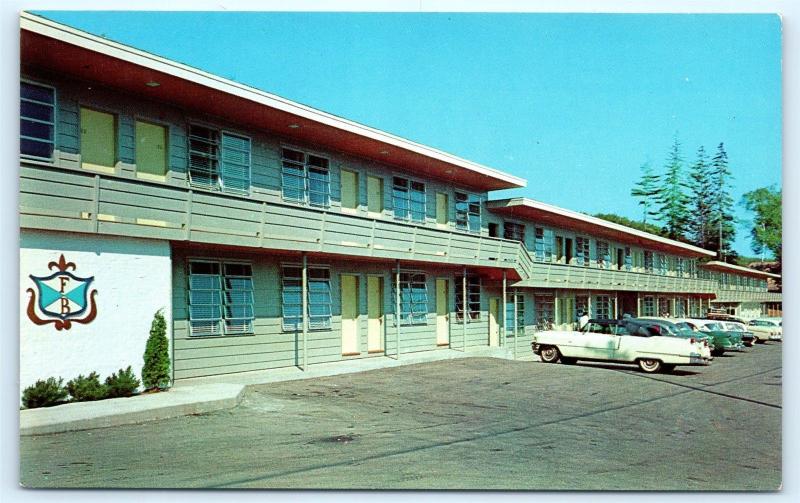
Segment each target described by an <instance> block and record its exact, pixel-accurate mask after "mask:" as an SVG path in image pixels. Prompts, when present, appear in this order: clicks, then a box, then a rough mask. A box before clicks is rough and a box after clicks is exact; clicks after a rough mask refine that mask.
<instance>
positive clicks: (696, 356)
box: [531, 318, 709, 373]
mask: <svg viewBox="0 0 800 503" xmlns="http://www.w3.org/2000/svg"><path fill="white" fill-rule="evenodd" d="M662 330H663V329H662V328H661V327H660V326H659V325H658V324H655V323H647V322H644V321H638V320H636V319H635V318H626V319H624V320H589V323H587V324H586V326H585V327H584V328H583V330H581V331H577V330H545V331H542V332H535V333H534V335H533V342H532V343H531V347H532V349H533V352H534V353H535V354H537V355H539V357H540V358H541V360H542V361H543V362H545V363H555V362H557V361H559V360H560V361H561V363H564V364H567V365H569V364H573V363H575V362H576V361H578V360H586V361H608V362H615V363H634V364H637V365H639V368H640V369H642V371H644V372H647V373H654V372H670V371H672V370H673V369H674V368H675V366H676V365H708V364H709V359H708V358H704V357H703V343H702V342H700V341H698V340H695V339H691V338H690V339H686V338H682V337H674V336H670V335H663V334H662Z"/></svg>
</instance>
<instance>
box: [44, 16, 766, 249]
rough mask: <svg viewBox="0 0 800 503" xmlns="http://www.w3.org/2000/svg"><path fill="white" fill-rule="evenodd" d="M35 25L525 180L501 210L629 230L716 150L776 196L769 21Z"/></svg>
mask: <svg viewBox="0 0 800 503" xmlns="http://www.w3.org/2000/svg"><path fill="white" fill-rule="evenodd" d="M45 15H46V16H47V17H49V18H51V19H54V20H57V21H60V22H64V23H66V24H69V25H71V26H75V27H77V28H80V29H84V30H86V31H89V32H91V33H95V34H99V35H103V36H106V37H107V38H109V39H112V40H116V41H119V42H122V43H126V44H130V45H132V46H135V47H137V48H140V49H143V50H147V51H150V52H153V53H156V54H159V55H162V56H165V57H168V58H170V59H174V60H177V61H180V62H183V63H186V64H189V65H192V66H195V67H198V68H202V69H204V70H207V71H210V72H212V73H216V74H219V75H222V76H224V77H227V78H230V79H233V80H236V81H238V82H242V83H245V84H249V85H252V86H254V87H257V88H260V89H263V90H265V91H268V92H271V93H275V94H278V95H281V96H284V97H286V98H289V99H292V100H295V101H299V102H301V103H305V104H307V105H310V106H313V107H316V108H320V109H322V110H325V111H327V112H330V113H334V114H337V115H341V116H344V117H347V118H349V119H352V120H355V121H358V122H361V123H364V124H367V125H370V126H373V127H377V128H379V129H382V130H385V131H388V132H390V133H393V134H397V135H400V136H403V137H405V138H409V139H411V140H414V141H418V142H421V143H424V144H427V145H430V146H433V147H436V148H440V149H442V150H445V151H447V152H450V153H453V154H456V155H458V156H461V157H465V158H467V159H470V160H473V161H476V162H479V163H481V164H485V165H488V166H492V167H494V168H497V169H501V170H503V171H507V172H510V173H513V174H515V175H518V176H522V177H524V178H526V179H527V180H528V187H527V188H525V189H520V190H514V191H502V192H496V193H494V194H493V196H494V197H502V196H528V197H532V198H535V199H538V200H541V201H545V202H548V203H551V204H556V205H558V206H563V207H566V208H570V209H573V210H577V211H584V212H588V213H597V212H609V213H617V214H621V215H624V216H627V217H630V218H639V217H640V213H641V212H640V210H639V208H638V206H637V204H636V201H635V200H634V199H633V198H631V197H630V195H629V194H630V189H631V187H632V186H633V183H634V182H635V180H636V179H637V178H638V177H639V174H640V171H639V166H640V165H641V164H642V163H644V162H645V161H650V162H651V164H652V165H653V166H655V167H657V168H660V167H661V166H663V164H664V161H665V158H666V155H667V151H668V149H669V147H670V145H671V142H672V139H673V137H674V136H675V135H677V137H678V139H679V141H680V142H681V144H682V151H683V155H684V158H685V159H686V160H687V161H688V162H692V161H693V160H694V157H695V152H696V150H697V147H698V146H700V145H704V146H705V148H706V151H707V152H710V153H711V154H713V151H714V150H715V149H716V146H717V144H718V143H720V142H724V143H725V148H726V150H727V152H728V156H729V159H730V165H731V168H732V171H733V174H734V177H735V180H734V182H733V185H734V186H733V194H734V198H735V200H736V201H737V203H738V201H739V200H740V198H741V195H742V194H743V193H745V192H747V191H749V190H752V189H755V188H757V187H761V186H765V185H771V184H775V185H778V186H780V184H781V52H780V51H781V27H780V20H779V18H778V17H777V16H774V15H723V14H714V15H696V14H693V15H632V14H628V15H602V14H596V15H595V14H583V15H581V14H563V15H559V14H446V13H440V14H430V13H427V14H382V13H376V14H353V13H252V12H248V13H221V12H217V13H186V12H183V13H146V12H138V13H134V12H52V11H51V12H47V13H45ZM736 211H737V217H738V218H739V219H740V220H741V223H740V225H739V227H738V235H737V239H736V243H735V248H736V250H737V251H739V253H742V254H745V255H752V254H753V253H752V251H751V249H750V241H749V230H748V224H749V219H750V215H749V214H748V213H747V212H746V211H745V210H744V209H743V208H742V207H741V206H740V205H739V204H737V207H736Z"/></svg>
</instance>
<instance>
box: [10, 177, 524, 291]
mask: <svg viewBox="0 0 800 503" xmlns="http://www.w3.org/2000/svg"><path fill="white" fill-rule="evenodd" d="M20 225H21V227H23V228H33V229H46V230H56V231H64V232H81V233H94V234H106V235H117V236H129V237H138V238H154V239H165V240H170V241H189V242H196V243H208V244H217V245H232V246H245V247H255V248H269V249H278V250H296V251H307V252H318V253H331V254H340V255H348V256H359V257H375V258H385V259H400V260H409V261H421V262H433V263H446V264H459V265H473V266H483V267H498V268H511V269H516V270H517V272H518V274H519V275H520V277H522V278H523V279H526V278H529V277H530V276H529V271H530V265H531V263H532V261H531V260H530V256H529V255H528V253H527V250H525V248H524V246H523V245H521V244H520V243H518V242H517V241H512V240H507V239H498V238H490V237H486V236H480V235H476V234H469V233H466V232H459V231H453V230H449V229H437V228H428V227H424V226H420V225H414V224H409V223H404V222H398V221H394V220H387V219H381V218H368V217H362V216H358V215H349V214H346V213H339V212H333V211H320V210H315V209H311V208H305V207H301V206H295V205H291V204H284V203H281V202H271V201H263V200H256V199H254V198H249V197H242V196H231V195H228V194H218V193H213V192H206V191H193V190H189V189H188V188H181V187H175V186H171V185H167V184H164V183H159V182H152V181H146V180H139V179H132V178H130V177H122V176H116V175H105V174H96V173H90V172H86V171H82V170H75V169H63V168H58V167H54V166H49V165H40V164H35V163H22V165H21V167H20Z"/></svg>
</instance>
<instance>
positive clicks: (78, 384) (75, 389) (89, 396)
mask: <svg viewBox="0 0 800 503" xmlns="http://www.w3.org/2000/svg"><path fill="white" fill-rule="evenodd" d="M67 391H69V394H70V395H71V396H72V400H73V401H75V402H90V401H92V400H102V399H103V398H105V397H106V387H105V385H104V384H102V383H101V382H100V376H99V375H98V374H97V372H92V373H91V374H89V375H88V376H86V377H84V376H83V375H82V374H81V375H78V377H76V378H75V379H72V380H71V381H69V382H68V383H67Z"/></svg>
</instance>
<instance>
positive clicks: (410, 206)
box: [392, 176, 425, 222]
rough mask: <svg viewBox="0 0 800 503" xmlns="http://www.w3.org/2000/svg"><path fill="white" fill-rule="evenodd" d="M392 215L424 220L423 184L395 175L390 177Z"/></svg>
mask: <svg viewBox="0 0 800 503" xmlns="http://www.w3.org/2000/svg"><path fill="white" fill-rule="evenodd" d="M392 206H393V207H394V217H395V218H396V219H398V220H411V221H412V222H424V221H425V184H424V183H422V182H416V181H413V180H409V179H407V178H401V177H399V176H395V177H393V179H392Z"/></svg>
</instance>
